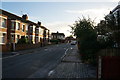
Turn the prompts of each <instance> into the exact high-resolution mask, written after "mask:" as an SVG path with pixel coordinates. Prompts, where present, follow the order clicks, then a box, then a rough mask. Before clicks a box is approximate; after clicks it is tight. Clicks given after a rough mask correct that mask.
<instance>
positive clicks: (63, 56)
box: [61, 49, 68, 59]
mask: <svg viewBox="0 0 120 80" xmlns="http://www.w3.org/2000/svg"><path fill="white" fill-rule="evenodd" d="M67 51H68V49H66V51H65V54H64V55H63V56H62V57H61V59H63V58H64V57H65V56H66V54H67Z"/></svg>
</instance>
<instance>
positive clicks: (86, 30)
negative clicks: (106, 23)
mask: <svg viewBox="0 0 120 80" xmlns="http://www.w3.org/2000/svg"><path fill="white" fill-rule="evenodd" d="M93 23H94V22H93V21H91V19H90V18H88V19H86V18H84V17H83V19H79V20H78V21H75V24H74V25H73V26H71V28H72V33H73V34H74V35H75V36H76V38H77V40H78V48H79V51H80V54H81V55H82V60H83V61H90V62H93V61H95V59H96V58H95V56H96V52H97V51H98V43H97V33H96V31H95V30H94V25H93Z"/></svg>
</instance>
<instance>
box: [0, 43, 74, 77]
mask: <svg viewBox="0 0 120 80" xmlns="http://www.w3.org/2000/svg"><path fill="white" fill-rule="evenodd" d="M74 46H75V45H70V44H59V45H50V46H46V47H43V48H40V49H37V50H36V49H35V50H34V49H33V52H31V53H29V54H23V55H17V56H14V57H10V58H6V59H3V60H2V70H3V72H2V77H3V78H46V77H47V75H48V72H49V71H51V70H52V69H54V68H55V67H56V66H57V65H58V64H59V63H60V61H61V57H62V56H63V55H64V54H65V52H66V50H67V49H69V48H71V47H74Z"/></svg>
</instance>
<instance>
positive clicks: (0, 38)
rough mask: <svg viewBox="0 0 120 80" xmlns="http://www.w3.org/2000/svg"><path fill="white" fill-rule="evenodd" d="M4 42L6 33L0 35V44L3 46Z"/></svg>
mask: <svg viewBox="0 0 120 80" xmlns="http://www.w3.org/2000/svg"><path fill="white" fill-rule="evenodd" d="M5 41H6V33H1V34H0V44H4V43H5Z"/></svg>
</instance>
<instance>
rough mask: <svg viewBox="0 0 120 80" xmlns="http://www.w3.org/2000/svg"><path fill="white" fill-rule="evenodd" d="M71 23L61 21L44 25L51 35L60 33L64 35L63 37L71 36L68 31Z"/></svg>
mask: <svg viewBox="0 0 120 80" xmlns="http://www.w3.org/2000/svg"><path fill="white" fill-rule="evenodd" d="M72 24H73V22H62V21H55V22H51V23H44V24H43V25H45V26H46V27H47V28H49V29H50V31H51V33H52V32H57V31H58V32H60V33H65V36H69V35H71V33H70V30H71V28H70V27H69V25H72Z"/></svg>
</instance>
